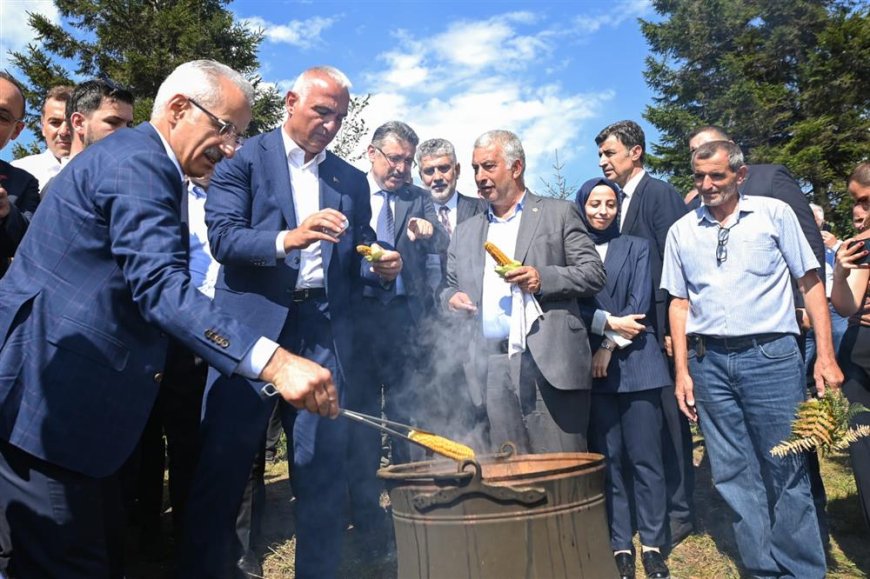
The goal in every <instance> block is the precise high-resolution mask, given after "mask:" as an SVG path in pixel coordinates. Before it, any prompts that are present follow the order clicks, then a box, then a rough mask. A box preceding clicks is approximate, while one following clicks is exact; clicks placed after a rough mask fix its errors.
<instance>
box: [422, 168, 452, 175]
mask: <svg viewBox="0 0 870 579" xmlns="http://www.w3.org/2000/svg"><path fill="white" fill-rule="evenodd" d="M452 168H453V165H438V166H437V167H436V166H435V165H433V166H431V167H426V168H425V169H421V170H420V172H421V173H423V174H424V175H426V176H427V177H431V176H432V175H434V174H435V171H436V169H437V171H438V172H439V173H441V174H442V175H445V174H447V173H449V172H450V169H452Z"/></svg>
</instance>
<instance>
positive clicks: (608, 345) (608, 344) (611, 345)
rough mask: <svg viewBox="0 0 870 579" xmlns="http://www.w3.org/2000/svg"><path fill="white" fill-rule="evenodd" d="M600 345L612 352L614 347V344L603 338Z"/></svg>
mask: <svg viewBox="0 0 870 579" xmlns="http://www.w3.org/2000/svg"><path fill="white" fill-rule="evenodd" d="M601 347H602V348H604V349H605V350H607V351H608V352H612V351H613V350H614V348H616V344H614V343H613V342H611V341H610V340H604V341H603V342H601Z"/></svg>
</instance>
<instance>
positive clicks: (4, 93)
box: [0, 71, 39, 552]
mask: <svg viewBox="0 0 870 579" xmlns="http://www.w3.org/2000/svg"><path fill="white" fill-rule="evenodd" d="M23 118H24V95H23V93H22V92H21V88H20V86H19V85H18V81H16V80H15V79H14V78H13V77H12V75H10V74H9V73H8V72H5V71H0V150H2V149H3V147H5V146H6V145H7V144H8V143H9V141H14V140H15V138H16V137H18V135H19V133H21V130H22V129H23V128H24V121H23V120H22V119H23ZM37 205H39V183H38V182H37V181H36V177H34V176H33V175H31V174H30V173H28V172H27V171H25V170H23V169H19V168H17V167H13V166H12V165H10V164H9V163H7V162H6V161H0V277H3V274H4V273H5V272H6V268H7V267H8V265H9V259H10V258H11V257H12V256H13V255H14V254H15V249H16V248H17V247H18V243H19V242H20V241H21V238H22V237H24V232H25V231H27V226H28V225H29V224H30V218H31V217H33V212H34V211H35V210H36V206H37ZM0 552H2V542H0Z"/></svg>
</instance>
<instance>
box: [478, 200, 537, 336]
mask: <svg viewBox="0 0 870 579" xmlns="http://www.w3.org/2000/svg"><path fill="white" fill-rule="evenodd" d="M525 201H526V195H525V193H523V198H522V199H520V201H519V203H517V206H516V210H515V211H514V214H513V215H511V216H510V217H508V218H507V219H502V218H500V217H496V216H495V214H493V212H492V209H491V208H488V209H487V210H486V214H487V219H489V228H488V229H487V233H486V240H487V241H489V242H492V243H494V244H495V245H496V247H498V248H499V249H501V250H502V251H503V252H504V254H505V255H507V256H509V257H510V258H511V259H513V256H514V253H516V248H517V236H518V235H519V233H520V222H521V221H522V218H523V204H524V203H525ZM496 265H497V264H496V263H495V260H494V259H493V258H492V256H491V255H490V254H489V252H486V254H485V260H484V266H483V292H482V294H483V295H482V296H481V303H480V318H481V322H482V323H483V335H484V337H485V338H489V339H491V340H503V339H505V338H507V337H508V336H509V335H510V330H511V313H512V311H513V303H512V296H511V284H509V283H507V282H506V281H505V280H504V279H503V278H502V277H501V276H500V275H498V274H497V273H496V272H495V266H496Z"/></svg>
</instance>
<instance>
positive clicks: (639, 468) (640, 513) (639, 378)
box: [576, 178, 672, 579]
mask: <svg viewBox="0 0 870 579" xmlns="http://www.w3.org/2000/svg"><path fill="white" fill-rule="evenodd" d="M621 198H622V193H621V191H620V190H619V186H618V185H617V184H616V183H614V182H612V181H610V180H608V179H604V178H596V179H590V180H589V181H587V182H586V183H584V184H583V186H582V187H581V188H580V190H579V191H578V192H577V198H576V202H577V204H578V205H579V206H580V215H581V217H582V218H583V220H584V222H585V223H586V227H587V229H588V230H589V236H590V237H591V238H592V241H593V242H594V243H595V247H596V248H597V249H598V253H599V255H600V256H601V259H602V261H603V262H604V269H605V270H606V272H607V283H606V285H605V286H604V289H602V290H601V291H600V292H599V293H598V294H597V295H596V296H594V297H591V298H584V299H582V300H581V302H580V303H581V311H582V313H583V317H584V320H585V321H586V325H587V327H588V328H590V329H591V332H590V334H589V342H590V347H591V348H592V351H593V352H594V354H593V357H592V378H593V384H592V409H591V413H590V415H591V418H590V425H589V445H590V449H592V450H594V451H595V452H600V453H601V454H603V455H604V456H605V457H606V458H607V483H606V496H607V515H608V521H609V523H610V545H611V548H612V549H613V553H614V558H615V559H616V566H617V569H618V570H619V576H620V577H621V578H623V579H626V578H633V577H634V576H635V557H634V551H633V549H632V538H633V535H634V531H633V529H635V528H637V530H638V533H639V535H640V541H641V545H642V547H643V548H642V553H641V561H642V562H643V567H644V570H645V571H646V576H647V577H649V578H651V579H665V578H667V577H669V576H670V572H669V571H668V567H667V564H666V563H665V560H664V556H663V554H662V552H661V551H662V549H664V548H665V547H666V546H667V545H666V541H667V536H666V529H667V521H668V519H667V497H666V488H665V478H664V466H663V464H662V448H661V431H662V409H661V397H660V396H661V388H662V387H663V386H666V385H670V384H672V381H671V377H670V374H669V373H668V368H667V363H666V362H665V358H664V355H663V354H662V352H661V349H660V348H659V345H658V341H657V340H656V336H655V333H654V330H653V327H652V326H651V325H650V324H649V323H648V322H647V313H648V312H649V311H650V308H651V307H652V305H653V303H654V302H653V299H652V297H653V286H652V276H651V273H650V265H649V252H650V247H649V242H648V241H647V240H646V239H642V238H639V237H633V236H630V235H620V233H619V210H620V205H621ZM632 512H634V513H635V515H636V519H637V520H636V523H637V524H636V526H635V525H634V524H633V522H632Z"/></svg>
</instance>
